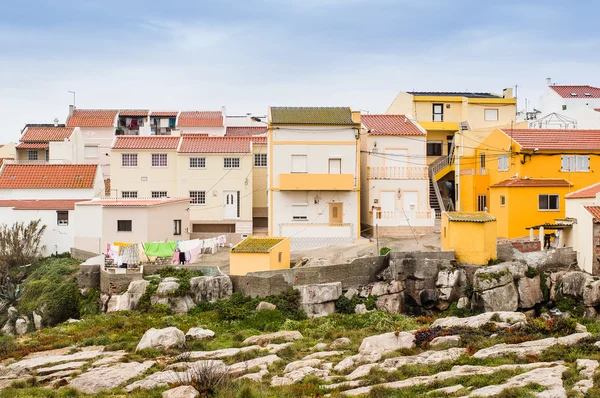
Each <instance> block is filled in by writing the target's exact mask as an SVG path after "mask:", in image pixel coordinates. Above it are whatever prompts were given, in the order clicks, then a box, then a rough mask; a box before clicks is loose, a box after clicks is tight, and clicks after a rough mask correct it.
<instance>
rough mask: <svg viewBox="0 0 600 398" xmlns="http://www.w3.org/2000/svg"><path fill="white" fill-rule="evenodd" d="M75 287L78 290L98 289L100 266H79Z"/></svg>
mask: <svg viewBox="0 0 600 398" xmlns="http://www.w3.org/2000/svg"><path fill="white" fill-rule="evenodd" d="M77 285H78V286H79V288H80V289H99V288H100V265H98V264H89V265H87V264H85V265H84V264H81V265H80V266H79V273H78V274H77Z"/></svg>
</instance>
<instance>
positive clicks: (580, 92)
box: [550, 86, 600, 98]
mask: <svg viewBox="0 0 600 398" xmlns="http://www.w3.org/2000/svg"><path fill="white" fill-rule="evenodd" d="M550 88H551V89H552V90H554V91H556V93H557V94H558V95H560V96H561V97H563V98H600V87H594V86H550ZM586 93H587V94H590V95H585V94H586ZM572 94H575V95H572Z"/></svg>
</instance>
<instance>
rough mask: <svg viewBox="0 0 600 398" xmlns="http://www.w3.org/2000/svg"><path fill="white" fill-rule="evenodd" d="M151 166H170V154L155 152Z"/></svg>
mask: <svg viewBox="0 0 600 398" xmlns="http://www.w3.org/2000/svg"><path fill="white" fill-rule="evenodd" d="M150 166H151V167H154V168H163V169H164V168H166V167H169V154H168V153H153V154H152V156H151V160H150Z"/></svg>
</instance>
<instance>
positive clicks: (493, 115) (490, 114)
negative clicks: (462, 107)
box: [483, 109, 498, 121]
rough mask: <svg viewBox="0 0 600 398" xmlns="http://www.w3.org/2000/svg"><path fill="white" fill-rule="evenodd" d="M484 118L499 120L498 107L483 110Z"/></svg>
mask: <svg viewBox="0 0 600 398" xmlns="http://www.w3.org/2000/svg"><path fill="white" fill-rule="evenodd" d="M483 119H484V120H487V121H495V120H498V109H485V110H484V111H483Z"/></svg>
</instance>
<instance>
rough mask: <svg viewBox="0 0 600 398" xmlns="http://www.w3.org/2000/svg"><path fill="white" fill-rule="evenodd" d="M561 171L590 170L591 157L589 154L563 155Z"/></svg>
mask: <svg viewBox="0 0 600 398" xmlns="http://www.w3.org/2000/svg"><path fill="white" fill-rule="evenodd" d="M561 171H582V172H587V171H590V157H589V156H588V155H563V156H562V157H561Z"/></svg>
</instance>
